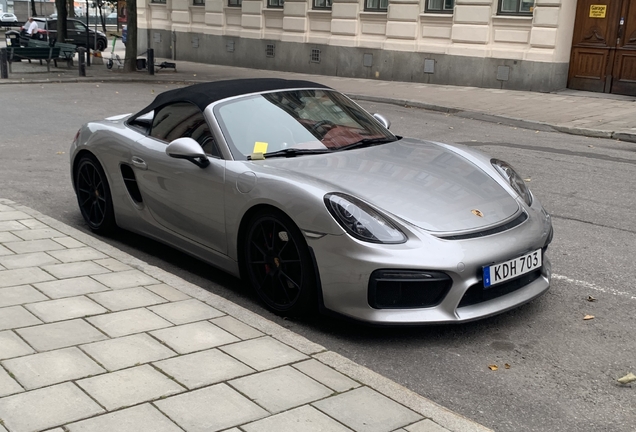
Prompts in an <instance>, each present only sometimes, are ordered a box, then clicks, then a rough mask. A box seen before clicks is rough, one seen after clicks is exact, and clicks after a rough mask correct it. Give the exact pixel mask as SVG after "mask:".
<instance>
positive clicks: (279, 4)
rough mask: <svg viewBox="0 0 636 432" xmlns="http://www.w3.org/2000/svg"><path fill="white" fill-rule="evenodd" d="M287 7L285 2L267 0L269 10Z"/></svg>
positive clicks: (283, 0)
mask: <svg viewBox="0 0 636 432" xmlns="http://www.w3.org/2000/svg"><path fill="white" fill-rule="evenodd" d="M283 6H285V0H267V7H268V8H282V7H283Z"/></svg>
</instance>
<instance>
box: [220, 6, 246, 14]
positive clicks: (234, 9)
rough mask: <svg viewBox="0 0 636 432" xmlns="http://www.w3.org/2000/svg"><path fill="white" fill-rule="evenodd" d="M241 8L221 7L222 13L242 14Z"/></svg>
mask: <svg viewBox="0 0 636 432" xmlns="http://www.w3.org/2000/svg"><path fill="white" fill-rule="evenodd" d="M242 9H243V7H242V6H223V12H230V13H233V12H238V13H241V12H242Z"/></svg>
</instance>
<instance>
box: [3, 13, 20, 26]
mask: <svg viewBox="0 0 636 432" xmlns="http://www.w3.org/2000/svg"><path fill="white" fill-rule="evenodd" d="M0 23H2V24H17V23H18V17H17V16H15V14H12V13H10V12H4V13H2V14H0Z"/></svg>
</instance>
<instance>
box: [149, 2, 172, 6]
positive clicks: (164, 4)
mask: <svg viewBox="0 0 636 432" xmlns="http://www.w3.org/2000/svg"><path fill="white" fill-rule="evenodd" d="M148 4H149V5H150V6H163V7H167V6H168V5H167V3H155V2H150V3H148Z"/></svg>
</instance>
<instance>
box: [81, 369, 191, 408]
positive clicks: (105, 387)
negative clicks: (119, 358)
mask: <svg viewBox="0 0 636 432" xmlns="http://www.w3.org/2000/svg"><path fill="white" fill-rule="evenodd" d="M77 385H79V386H80V387H81V388H82V389H83V390H84V391H85V392H86V393H88V394H89V395H90V396H91V397H92V398H93V399H95V400H96V401H97V402H99V404H100V405H101V406H103V407H105V408H106V409H107V410H108V411H113V410H116V409H118V408H122V407H126V406H131V405H136V404H138V403H141V402H146V401H150V400H154V399H159V398H162V397H165V396H169V395H173V394H176V393H181V392H183V391H184V390H185V388H184V387H182V386H180V385H179V384H177V383H176V382H174V381H173V380H171V379H170V378H168V377H167V376H166V375H164V374H162V373H160V372H158V371H157V370H156V369H154V368H152V367H151V366H149V365H143V366H137V367H134V368H130V369H124V370H121V371H117V372H112V373H108V374H104V375H100V376H96V377H93V378H86V379H83V380H80V381H77Z"/></svg>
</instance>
